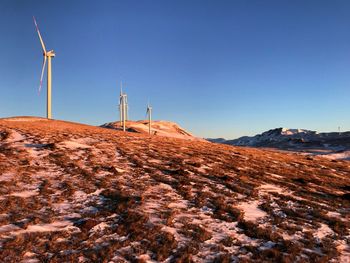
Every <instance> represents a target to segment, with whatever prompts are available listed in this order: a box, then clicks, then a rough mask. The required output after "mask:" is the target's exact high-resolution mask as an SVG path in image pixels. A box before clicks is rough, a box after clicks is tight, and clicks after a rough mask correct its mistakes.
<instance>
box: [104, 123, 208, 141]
mask: <svg viewBox="0 0 350 263" xmlns="http://www.w3.org/2000/svg"><path fill="white" fill-rule="evenodd" d="M101 127H104V128H110V129H116V130H123V126H121V125H120V122H119V121H117V122H109V123H105V124H103V125H101ZM125 127H126V130H127V131H129V132H136V133H142V134H149V132H148V121H145V120H140V121H127V122H126V125H125ZM151 131H152V134H153V135H156V136H164V137H172V138H179V139H186V140H194V141H204V139H202V138H198V137H195V136H193V135H192V134H191V133H189V132H188V131H186V130H185V129H183V128H181V127H180V126H179V125H178V124H176V123H174V122H170V121H152V129H151Z"/></svg>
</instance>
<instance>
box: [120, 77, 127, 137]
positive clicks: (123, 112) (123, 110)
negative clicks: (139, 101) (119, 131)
mask: <svg viewBox="0 0 350 263" xmlns="http://www.w3.org/2000/svg"><path fill="white" fill-rule="evenodd" d="M119 114H120V125H122V126H123V131H125V122H126V120H127V119H128V95H126V93H123V83H122V82H120V95H119Z"/></svg>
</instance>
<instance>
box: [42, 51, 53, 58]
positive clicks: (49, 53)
mask: <svg viewBox="0 0 350 263" xmlns="http://www.w3.org/2000/svg"><path fill="white" fill-rule="evenodd" d="M43 55H44V56H46V57H54V56H56V54H55V52H54V51H53V50H50V51H47V52H46V53H45V52H44V53H43Z"/></svg>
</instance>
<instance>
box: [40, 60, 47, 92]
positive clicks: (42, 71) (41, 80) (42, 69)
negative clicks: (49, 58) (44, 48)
mask: <svg viewBox="0 0 350 263" xmlns="http://www.w3.org/2000/svg"><path fill="white" fill-rule="evenodd" d="M45 65H46V56H44V60H43V67H42V68H41V76H40V86H39V93H40V91H41V87H42V85H43V78H44V71H45Z"/></svg>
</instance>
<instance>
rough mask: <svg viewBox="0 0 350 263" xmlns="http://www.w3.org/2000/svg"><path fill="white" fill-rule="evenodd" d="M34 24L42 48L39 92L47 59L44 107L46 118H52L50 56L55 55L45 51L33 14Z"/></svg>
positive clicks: (51, 51)
mask: <svg viewBox="0 0 350 263" xmlns="http://www.w3.org/2000/svg"><path fill="white" fill-rule="evenodd" d="M33 20H34V24H35V27H36V31H37V32H38V36H39V40H40V43H41V47H42V48H43V55H44V60H43V66H42V68H41V76H40V86H39V93H40V91H41V87H42V83H43V77H44V71H45V66H46V60H47V107H46V117H47V118H48V119H51V118H52V113H51V58H52V57H54V56H55V52H54V51H53V50H50V51H46V48H45V44H44V41H43V39H42V37H41V34H40V31H39V27H38V24H37V23H36V20H35V17H34V16H33Z"/></svg>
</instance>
